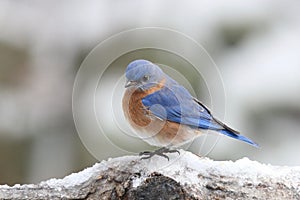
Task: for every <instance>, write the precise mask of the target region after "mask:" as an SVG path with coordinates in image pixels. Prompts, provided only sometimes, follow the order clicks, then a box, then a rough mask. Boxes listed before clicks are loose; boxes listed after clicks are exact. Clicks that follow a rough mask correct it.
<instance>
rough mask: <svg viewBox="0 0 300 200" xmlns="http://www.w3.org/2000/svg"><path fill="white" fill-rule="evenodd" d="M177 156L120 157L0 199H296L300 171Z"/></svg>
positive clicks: (0, 194)
mask: <svg viewBox="0 0 300 200" xmlns="http://www.w3.org/2000/svg"><path fill="white" fill-rule="evenodd" d="M180 153H181V154H180V156H179V157H178V155H176V154H174V155H170V161H169V162H168V161H167V159H165V158H162V157H158V156H154V157H153V158H151V159H149V160H140V159H139V157H137V156H124V157H119V158H114V159H109V160H108V161H102V162H101V163H98V164H95V165H94V166H93V167H90V168H87V169H85V170H83V171H81V172H79V173H75V174H71V175H69V176H67V177H65V178H63V179H50V180H48V181H45V182H41V183H39V184H37V185H32V184H30V185H15V186H13V187H9V186H7V185H3V186H0V199H158V198H161V199H300V167H276V166H271V165H264V164H260V163H258V162H255V161H250V160H249V159H247V158H243V159H241V160H238V161H236V162H231V161H213V160H210V159H208V158H201V157H198V156H196V155H194V154H192V153H190V152H186V151H183V150H181V151H180Z"/></svg>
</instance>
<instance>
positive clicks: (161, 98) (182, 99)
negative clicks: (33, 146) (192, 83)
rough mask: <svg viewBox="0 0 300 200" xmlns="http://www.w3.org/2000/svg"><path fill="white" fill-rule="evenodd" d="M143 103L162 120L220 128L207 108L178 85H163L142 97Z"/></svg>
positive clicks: (195, 126)
mask: <svg viewBox="0 0 300 200" xmlns="http://www.w3.org/2000/svg"><path fill="white" fill-rule="evenodd" d="M142 103H143V105H144V106H145V107H146V108H148V109H149V110H150V112H151V113H152V114H153V115H154V116H156V117H158V118H160V119H164V120H168V121H172V122H176V123H181V124H185V125H188V126H191V127H194V128H201V129H212V130H220V129H223V127H222V126H221V125H220V124H218V123H217V122H216V121H215V120H214V118H213V117H212V115H211V114H210V112H209V110H208V109H207V108H206V107H204V106H203V105H201V103H200V102H198V101H196V100H195V99H194V98H193V97H192V96H191V95H190V93H189V92H188V91H187V90H186V89H185V88H184V87H183V86H180V85H173V86H172V87H163V88H162V89H160V90H158V91H156V92H154V93H152V94H150V95H147V96H146V97H144V98H143V99H142Z"/></svg>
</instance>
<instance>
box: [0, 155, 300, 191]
mask: <svg viewBox="0 0 300 200" xmlns="http://www.w3.org/2000/svg"><path fill="white" fill-rule="evenodd" d="M169 157H170V161H168V160H167V159H165V158H163V157H160V156H154V157H152V158H151V159H147V160H141V159H140V158H139V157H138V156H123V157H118V158H113V159H108V161H102V162H101V163H97V164H95V165H94V166H92V167H89V168H87V169H85V170H83V171H81V172H78V173H73V174H71V175H69V176H66V177H65V178H63V179H50V180H47V181H44V182H41V183H40V184H39V185H40V186H42V187H51V188H56V189H57V190H61V189H62V188H71V187H73V186H76V185H80V184H83V183H86V182H88V181H89V180H93V179H97V176H99V175H100V173H101V172H103V171H105V170H107V169H109V168H110V169H115V170H124V171H126V170H127V171H128V170H129V171H132V173H136V172H139V173H141V176H139V177H135V178H133V187H138V186H139V185H141V184H142V183H143V182H144V180H146V178H147V177H148V176H149V175H150V174H151V173H153V172H157V173H160V174H163V175H165V176H168V177H170V178H172V179H174V180H176V181H177V182H179V183H181V184H182V185H183V184H185V183H188V184H197V185H205V182H204V181H203V179H201V178H199V177H201V176H211V174H213V175H214V176H216V177H223V176H224V177H229V178H232V180H235V181H240V183H241V184H242V183H245V181H247V180H249V181H250V180H251V182H252V183H254V184H255V183H257V184H258V183H261V182H268V183H274V182H275V181H276V182H284V183H285V184H286V186H287V187H290V188H291V187H294V188H299V183H300V167H288V166H272V165H269V164H261V163H259V162H256V161H251V160H249V159H248V158H242V159H240V160H237V161H235V162H233V161H213V160H211V159H209V158H205V157H199V156H197V155H195V154H192V153H190V152H187V151H184V150H180V156H178V154H169ZM13 187H34V185H23V186H21V185H19V184H17V185H15V186H13ZM0 188H3V189H7V188H9V186H7V185H3V186H0Z"/></svg>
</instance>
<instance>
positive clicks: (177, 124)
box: [122, 60, 258, 158]
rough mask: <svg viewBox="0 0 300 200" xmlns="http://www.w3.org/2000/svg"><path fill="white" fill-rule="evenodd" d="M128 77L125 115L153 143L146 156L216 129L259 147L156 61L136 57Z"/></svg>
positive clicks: (157, 153) (169, 151)
mask: <svg viewBox="0 0 300 200" xmlns="http://www.w3.org/2000/svg"><path fill="white" fill-rule="evenodd" d="M125 76H126V79H127V82H126V85H125V88H126V90H125V93H124V96H123V100H122V106H123V111H124V115H125V118H126V119H127V120H128V122H129V124H130V125H131V126H132V127H133V129H134V130H135V131H136V133H137V134H138V135H139V137H141V138H142V139H143V140H144V141H146V142H147V143H148V144H150V145H152V146H157V147H161V148H160V149H158V150H156V151H154V152H143V153H141V154H140V155H144V156H145V157H143V158H150V157H152V156H153V155H160V156H163V157H166V158H168V157H167V156H166V155H165V153H173V152H178V151H177V150H174V149H170V148H171V147H172V148H174V147H175V149H176V148H177V147H179V146H181V145H183V144H185V143H187V142H190V141H192V140H194V139H195V138H196V137H198V136H200V135H201V134H203V133H205V132H206V131H207V130H213V131H216V132H217V133H220V134H223V135H226V136H229V137H231V138H234V139H237V140H240V141H243V142H246V143H248V144H250V145H253V146H255V147H258V145H257V144H256V143H255V142H253V141H252V140H251V139H249V138H247V137H245V136H242V135H241V134H240V133H239V132H238V131H236V130H234V129H232V128H230V127H229V126H227V125H225V124H224V123H222V122H221V121H220V120H218V119H216V118H215V117H214V116H213V115H212V113H211V112H210V110H209V109H208V108H207V107H206V106H205V105H204V104H203V103H201V102H200V101H199V100H198V99H196V98H195V97H193V96H192V95H191V94H190V93H189V92H188V90H187V89H185V88H184V87H183V86H182V85H180V84H179V83H178V82H176V81H175V80H174V79H172V78H171V77H170V76H168V75H167V74H165V73H164V72H163V71H162V69H160V68H159V67H158V66H157V65H155V64H154V63H152V62H150V61H147V60H135V61H132V62H131V63H129V64H128V66H127V69H126V71H125Z"/></svg>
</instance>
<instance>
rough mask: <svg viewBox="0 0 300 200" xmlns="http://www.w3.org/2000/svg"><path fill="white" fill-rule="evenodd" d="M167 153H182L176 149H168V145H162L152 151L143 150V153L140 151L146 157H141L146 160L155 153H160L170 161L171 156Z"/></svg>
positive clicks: (159, 154) (140, 154)
mask: <svg viewBox="0 0 300 200" xmlns="http://www.w3.org/2000/svg"><path fill="white" fill-rule="evenodd" d="M167 153H178V154H179V155H180V152H179V151H178V150H176V149H168V148H166V147H162V148H160V149H157V150H155V151H152V152H151V151H144V152H141V153H139V156H144V157H141V160H144V159H149V158H152V157H153V156H155V155H158V156H161V157H164V158H166V159H168V161H169V160H170V159H169V157H168V156H167V155H165V154H167Z"/></svg>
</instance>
